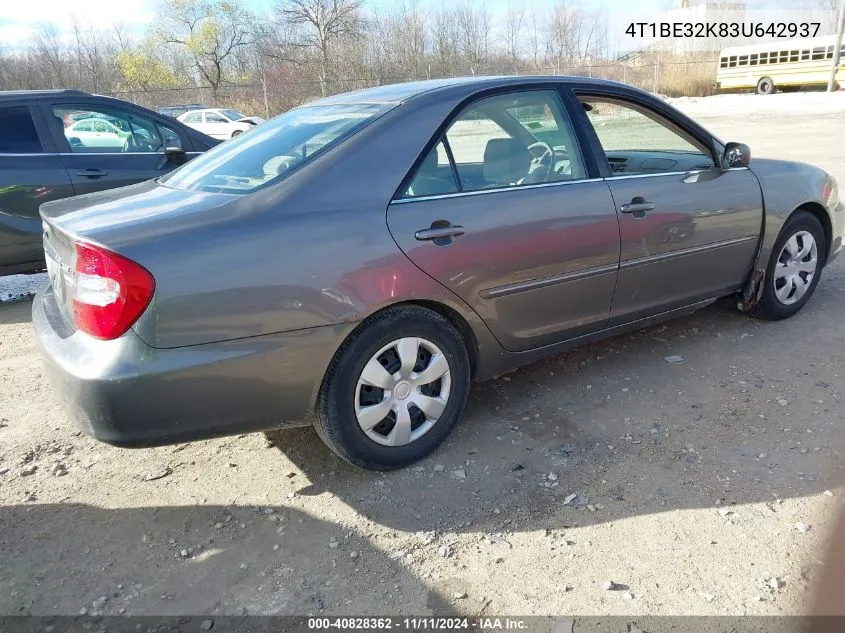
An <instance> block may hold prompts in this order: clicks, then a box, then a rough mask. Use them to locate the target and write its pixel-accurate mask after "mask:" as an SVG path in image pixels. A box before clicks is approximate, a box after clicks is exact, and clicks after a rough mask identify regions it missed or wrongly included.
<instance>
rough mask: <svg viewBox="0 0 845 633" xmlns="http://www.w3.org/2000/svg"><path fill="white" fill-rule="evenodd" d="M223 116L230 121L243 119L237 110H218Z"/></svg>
mask: <svg viewBox="0 0 845 633" xmlns="http://www.w3.org/2000/svg"><path fill="white" fill-rule="evenodd" d="M220 112H222V113H223V114H224V115H226V116H227V117H228V118H230V119H232V121H240V120H241V119H242V118H244V115H243V114H241V113H240V112H238V111H237V110H220Z"/></svg>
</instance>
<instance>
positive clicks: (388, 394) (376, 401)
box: [355, 337, 452, 446]
mask: <svg viewBox="0 0 845 633" xmlns="http://www.w3.org/2000/svg"><path fill="white" fill-rule="evenodd" d="M451 385H452V381H451V378H450V374H449V361H447V360H446V356H444V354H443V352H441V351H440V349H439V348H438V347H437V346H436V345H435V344H434V343H432V342H431V341H427V340H425V339H423V338H415V337H406V338H401V339H399V340H396V341H393V342H392V343H389V344H388V345H385V346H384V347H382V348H381V349H380V350H379V351H378V352H376V353H375V354H374V355H373V357H372V358H370V360H369V361H368V362H367V364H366V365H365V366H364V370H363V371H362V372H361V377H360V378H359V379H358V385H357V386H356V388H355V417H356V418H357V420H358V425H359V426H360V427H361V430H362V431H364V433H366V435H367V437H369V438H370V439H371V440H373V441H374V442H378V443H379V444H383V445H385V446H403V445H405V444H410V443H411V442H414V441H416V440H418V439H420V438H421V437H422V436H423V435H425V434H426V433H427V432H428V431H430V430H431V428H432V427H433V426H434V424H435V423H436V422H437V420H438V419H440V416H441V415H442V414H443V410H444V409H445V408H446V403H447V402H448V401H449V388H450V387H451Z"/></svg>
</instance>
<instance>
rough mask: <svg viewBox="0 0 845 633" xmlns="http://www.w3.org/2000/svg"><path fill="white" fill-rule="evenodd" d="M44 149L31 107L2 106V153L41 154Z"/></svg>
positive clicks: (0, 133) (0, 109) (0, 134)
mask: <svg viewBox="0 0 845 633" xmlns="http://www.w3.org/2000/svg"><path fill="white" fill-rule="evenodd" d="M42 151H43V150H42V149H41V141H40V140H39V138H38V132H37V131H36V130H35V123H33V122H32V115H31V114H30V113H29V108H28V107H26V106H12V107H6V108H0V154H39V153H41V152H42Z"/></svg>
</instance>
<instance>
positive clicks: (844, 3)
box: [827, 0, 845, 92]
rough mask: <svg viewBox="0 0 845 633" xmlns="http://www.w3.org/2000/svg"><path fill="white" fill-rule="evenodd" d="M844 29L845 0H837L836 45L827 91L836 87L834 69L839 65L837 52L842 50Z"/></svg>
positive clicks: (831, 90)
mask: <svg viewBox="0 0 845 633" xmlns="http://www.w3.org/2000/svg"><path fill="white" fill-rule="evenodd" d="M843 31H845V0H839V16H838V18H837V20H836V46H835V47H834V49H833V63H832V65H831V68H830V79H828V80H827V91H828V92H833V91H834V90H835V89H836V70H837V69H838V67H839V54H840V52H841V51H842V32H843Z"/></svg>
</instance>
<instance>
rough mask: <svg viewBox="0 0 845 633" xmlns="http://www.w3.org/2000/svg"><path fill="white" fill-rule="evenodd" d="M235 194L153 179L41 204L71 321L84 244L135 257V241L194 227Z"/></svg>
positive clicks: (56, 281) (59, 293)
mask: <svg viewBox="0 0 845 633" xmlns="http://www.w3.org/2000/svg"><path fill="white" fill-rule="evenodd" d="M233 198H235V196H232V195H231V194H221V193H203V192H195V191H181V190H176V189H170V188H168V187H165V186H163V185H159V184H158V183H156V182H154V181H150V182H144V183H139V184H137V185H131V186H129V187H122V188H120V189H111V190H107V191H99V192H96V193H91V194H87V195H83V196H76V197H74V198H67V199H64V200H58V201H55V202H48V203H45V204H43V205H41V208H40V213H41V219H42V223H43V243H44V254H45V259H46V262H47V274H48V276H49V279H50V284H51V286H52V292H53V293H54V295H55V297H56V302H57V303H58V305H59V306H60V308H61V311H62V314H63V315H64V317H65V320H66V321H67V322H68V323H69V324H71V325H73V324H74V321H73V295H74V286H75V279H76V244H77V243H78V242H90V243H93V244H98V245H100V246H103V247H105V248H107V249H109V250H111V251H113V252H115V253H117V254H121V255H124V256H126V257H128V258H130V259H132V253H131V251H132V246H133V245H135V244H138V243H139V242H141V241H145V240H155V239H156V236H157V235H161V234H163V233H164V232H170V231H179V230H189V228H188V227H189V225H190V222H191V218H192V217H195V216H196V215H197V214H198V213H203V214H206V213H208V212H212V211H213V209H215V208H216V207H220V206H222V205H225V204H226V203H228V202H230V201H231V200H232V199H233ZM127 251H129V252H127ZM142 265H143V264H142Z"/></svg>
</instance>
